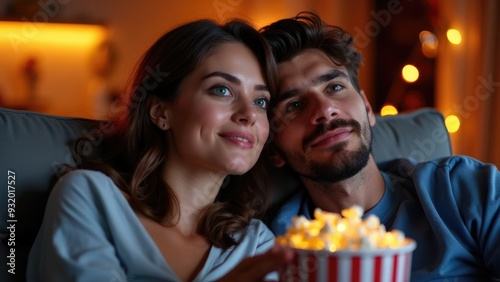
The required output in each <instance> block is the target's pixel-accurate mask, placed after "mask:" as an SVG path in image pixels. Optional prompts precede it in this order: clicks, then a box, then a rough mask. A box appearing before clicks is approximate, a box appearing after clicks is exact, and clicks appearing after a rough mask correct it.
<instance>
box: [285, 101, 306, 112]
mask: <svg viewBox="0 0 500 282" xmlns="http://www.w3.org/2000/svg"><path fill="white" fill-rule="evenodd" d="M302 105H303V103H302V102H300V101H293V102H291V103H289V104H288V105H286V107H285V112H291V111H294V110H297V109H300V108H301V107H302Z"/></svg>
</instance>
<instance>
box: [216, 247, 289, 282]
mask: <svg viewBox="0 0 500 282" xmlns="http://www.w3.org/2000/svg"><path fill="white" fill-rule="evenodd" d="M292 258H293V251H292V250H289V249H285V248H281V247H278V246H274V247H273V248H271V249H270V250H269V251H267V252H266V253H264V254H261V255H257V256H254V257H248V258H246V259H244V260H242V261H241V262H240V263H239V264H238V265H237V266H236V267H235V268H234V269H233V270H231V271H230V272H229V273H228V274H227V275H226V276H224V277H223V278H221V279H220V280H218V282H232V281H239V282H253V281H264V278H265V276H266V275H267V274H268V273H270V272H273V271H279V270H280V268H282V267H284V266H285V265H286V263H288V262H290V261H291V260H292Z"/></svg>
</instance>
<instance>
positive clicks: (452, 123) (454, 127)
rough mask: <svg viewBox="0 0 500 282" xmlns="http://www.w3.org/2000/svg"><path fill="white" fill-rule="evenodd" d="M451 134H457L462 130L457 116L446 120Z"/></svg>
mask: <svg viewBox="0 0 500 282" xmlns="http://www.w3.org/2000/svg"><path fill="white" fill-rule="evenodd" d="M444 123H445V124H446V128H447V129H448V132H449V133H454V132H457V131H458V129H459V128H460V119H459V118H458V117H457V116H456V115H449V116H447V117H446V119H445V120H444Z"/></svg>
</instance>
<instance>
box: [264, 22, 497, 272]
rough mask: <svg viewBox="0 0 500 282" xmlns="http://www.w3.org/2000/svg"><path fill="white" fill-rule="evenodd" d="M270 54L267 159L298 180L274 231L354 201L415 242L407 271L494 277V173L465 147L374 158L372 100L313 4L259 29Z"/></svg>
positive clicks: (342, 38) (346, 39)
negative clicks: (424, 155)
mask: <svg viewBox="0 0 500 282" xmlns="http://www.w3.org/2000/svg"><path fill="white" fill-rule="evenodd" d="M262 33H263V34H264V36H265V37H266V38H267V40H268V42H269V43H270V44H271V46H272V49H273V54H274V56H275V59H276V60H277V62H278V76H279V91H278V98H277V101H276V104H275V107H274V109H273V117H272V120H273V121H274V120H275V121H277V124H275V126H276V130H275V132H274V135H273V140H272V141H273V142H272V143H273V146H272V148H271V149H274V150H272V151H273V153H272V154H271V159H272V161H273V162H274V164H275V165H276V166H284V165H288V166H289V167H290V168H291V169H293V170H294V171H295V172H296V173H297V174H298V175H299V176H300V178H301V180H302V182H303V184H304V187H305V189H303V191H300V192H299V193H298V194H297V195H294V196H293V197H292V199H291V200H290V201H289V202H287V203H286V204H285V205H284V206H283V207H282V208H281V210H280V212H279V213H278V216H277V217H276V218H275V219H274V221H273V222H272V226H271V227H272V229H273V231H274V232H275V233H276V234H277V235H280V234H282V233H283V232H284V231H285V230H286V229H287V228H288V226H289V225H290V224H291V219H292V217H293V216H295V215H297V214H302V215H304V216H306V217H308V218H311V216H312V215H313V210H314V209H315V208H316V207H319V208H321V209H323V210H326V211H331V212H337V213H339V212H340V211H341V210H342V209H344V208H348V207H351V206H352V205H359V206H361V207H363V208H364V210H365V211H367V212H366V213H365V215H364V216H367V215H369V214H374V215H377V216H378V217H379V218H380V220H381V222H382V223H383V224H384V225H385V226H386V228H387V229H388V230H390V229H399V230H402V231H403V232H404V233H405V235H406V236H407V237H410V238H413V239H415V240H416V242H417V249H416V250H415V252H414V253H413V264H412V276H411V278H412V281H430V280H445V281H446V280H447V279H449V280H448V281H465V280H467V281H480V280H485V279H494V278H500V173H499V171H498V169H497V168H495V167H494V166H492V165H487V164H483V163H480V162H477V161H475V160H473V159H470V158H466V157H451V158H446V159H440V160H436V161H433V162H429V163H423V164H417V163H415V162H412V161H411V160H394V161H390V162H386V163H382V164H376V163H375V161H374V159H373V157H372V155H371V127H372V126H373V125H374V124H375V117H374V113H373V110H372V108H371V106H370V104H369V103H368V100H367V98H366V96H365V94H364V93H363V91H362V90H361V88H360V86H359V83H358V68H359V65H360V61H361V55H360V54H359V53H358V52H357V51H356V50H355V49H354V47H353V38H352V37H351V36H350V35H349V34H347V33H346V32H345V31H344V30H342V29H341V28H339V27H333V26H327V25H326V24H325V23H324V22H322V20H321V19H320V18H319V17H318V16H317V15H316V14H313V13H300V14H299V15H298V16H297V17H295V18H293V19H284V20H280V21H277V22H275V23H273V24H271V25H269V26H267V27H265V28H263V29H262Z"/></svg>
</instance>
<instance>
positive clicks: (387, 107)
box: [380, 105, 398, 116]
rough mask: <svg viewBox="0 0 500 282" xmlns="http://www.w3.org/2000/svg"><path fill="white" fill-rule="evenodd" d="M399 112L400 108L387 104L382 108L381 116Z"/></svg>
mask: <svg viewBox="0 0 500 282" xmlns="http://www.w3.org/2000/svg"><path fill="white" fill-rule="evenodd" d="M397 114H398V109H396V107H394V106H393V105H385V106H383V107H382V109H381V110H380V115H381V116H393V115H397Z"/></svg>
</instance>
